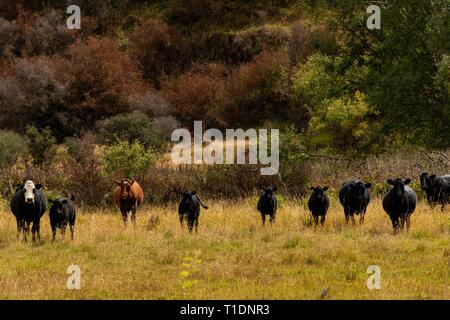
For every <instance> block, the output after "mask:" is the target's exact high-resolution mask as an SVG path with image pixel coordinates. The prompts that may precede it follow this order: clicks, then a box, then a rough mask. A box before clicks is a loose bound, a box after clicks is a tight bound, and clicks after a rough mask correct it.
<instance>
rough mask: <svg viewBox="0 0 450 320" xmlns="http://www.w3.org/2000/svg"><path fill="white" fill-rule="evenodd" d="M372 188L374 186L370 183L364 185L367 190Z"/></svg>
mask: <svg viewBox="0 0 450 320" xmlns="http://www.w3.org/2000/svg"><path fill="white" fill-rule="evenodd" d="M371 186H372V184H371V183H370V182H368V183H366V184H365V185H364V187H366V189H369V188H370V187H371Z"/></svg>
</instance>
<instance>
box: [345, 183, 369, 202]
mask: <svg viewBox="0 0 450 320" xmlns="http://www.w3.org/2000/svg"><path fill="white" fill-rule="evenodd" d="M371 186H372V184H371V183H363V182H362V181H358V182H356V183H351V184H350V189H351V190H352V191H353V192H354V194H355V196H356V200H363V199H364V195H365V193H366V189H369V188H370V187H371Z"/></svg>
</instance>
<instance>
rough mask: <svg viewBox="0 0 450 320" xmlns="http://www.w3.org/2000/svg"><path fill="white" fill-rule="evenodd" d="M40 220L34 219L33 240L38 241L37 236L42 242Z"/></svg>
mask: <svg viewBox="0 0 450 320" xmlns="http://www.w3.org/2000/svg"><path fill="white" fill-rule="evenodd" d="M39 222H40V221H39V220H37V221H33V226H32V227H31V234H32V235H31V241H33V242H36V238H37V240H38V241H39V242H41V234H40V229H41V228H40V225H39Z"/></svg>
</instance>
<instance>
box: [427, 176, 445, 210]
mask: <svg viewBox="0 0 450 320" xmlns="http://www.w3.org/2000/svg"><path fill="white" fill-rule="evenodd" d="M420 185H421V188H422V190H423V191H425V194H426V195H427V200H428V203H429V204H430V205H431V206H434V205H435V204H437V203H440V204H441V206H442V207H441V210H444V207H445V204H446V203H449V202H450V175H445V176H436V175H435V174H432V175H428V173H427V172H423V173H421V174H420Z"/></svg>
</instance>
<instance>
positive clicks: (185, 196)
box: [178, 191, 197, 203]
mask: <svg viewBox="0 0 450 320" xmlns="http://www.w3.org/2000/svg"><path fill="white" fill-rule="evenodd" d="M196 194H197V192H196V191H192V192H188V191H185V192H178V195H179V196H181V197H182V199H181V202H184V203H190V202H191V201H192V196H194V195H196Z"/></svg>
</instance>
